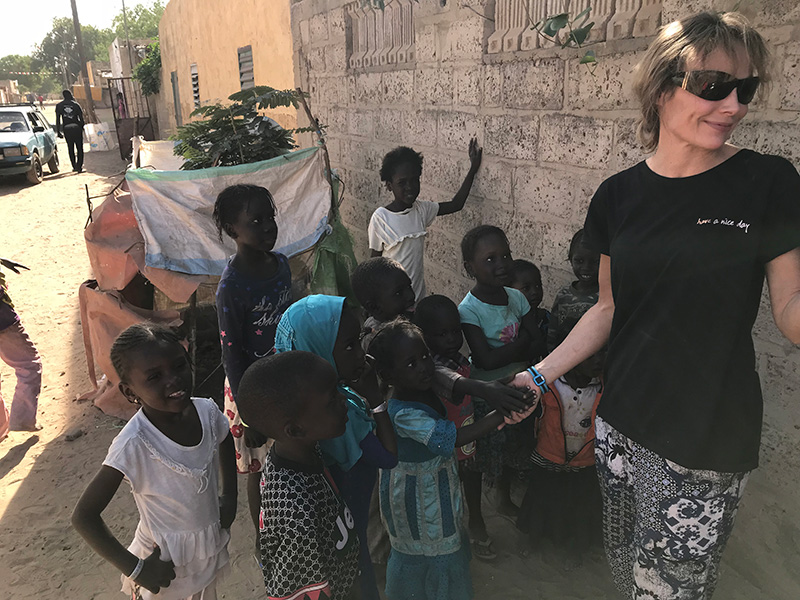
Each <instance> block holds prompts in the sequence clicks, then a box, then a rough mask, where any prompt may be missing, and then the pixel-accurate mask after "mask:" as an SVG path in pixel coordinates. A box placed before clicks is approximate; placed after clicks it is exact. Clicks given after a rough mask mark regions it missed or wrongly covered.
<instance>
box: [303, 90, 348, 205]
mask: <svg viewBox="0 0 800 600" xmlns="http://www.w3.org/2000/svg"><path fill="white" fill-rule="evenodd" d="M296 91H297V95H298V96H300V104H302V105H303V109H304V110H305V113H306V116H307V117H308V120H309V123H310V125H311V126H312V127H314V128H315V129H316V134H317V137H318V138H319V145H320V147H321V148H322V153H323V154H322V156H323V159H324V160H325V178H326V179H327V180H328V185H329V186H330V187H331V214H334V215H335V214H336V213H337V212H338V211H339V199H338V198H336V195H335V193H334V189H333V173H332V172H331V159H330V156H329V155H328V146H327V145H326V144H325V135H324V134H323V133H322V128H321V127H320V126H319V121H318V120H317V118H316V117H315V116H314V115H313V114H311V109H310V108H309V107H308V103H307V102H306V97H305V94H304V93H303V90H302V89H300V88H296Z"/></svg>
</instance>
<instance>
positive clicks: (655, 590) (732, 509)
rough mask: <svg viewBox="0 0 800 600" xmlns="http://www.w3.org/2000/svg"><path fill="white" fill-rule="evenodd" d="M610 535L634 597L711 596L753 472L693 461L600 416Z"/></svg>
mask: <svg viewBox="0 0 800 600" xmlns="http://www.w3.org/2000/svg"><path fill="white" fill-rule="evenodd" d="M595 429H596V439H595V458H596V462H597V473H598V477H599V478H600V487H601V490H602V494H603V538H604V543H605V548H606V555H607V557H608V562H609V565H610V566H611V572H612V575H613V577H614V582H615V583H616V585H617V588H619V590H620V592H621V593H622V595H623V597H624V598H626V599H632V600H709V599H710V598H711V595H712V594H713V592H714V587H715V585H716V582H717V574H718V570H719V562H720V558H721V557H722V551H723V549H724V548H725V544H726V543H727V541H728V537H730V533H731V530H732V528H733V520H734V517H735V515H736V509H737V507H738V505H739V500H740V499H741V497H742V492H743V491H744V487H745V483H746V482H747V477H748V475H749V473H719V472H716V471H704V470H693V469H686V468H684V467H682V466H680V465H678V464H676V463H674V462H672V461H669V460H667V459H665V458H663V457H661V456H659V455H658V454H656V453H655V452H651V451H650V450H647V449H646V448H643V447H642V446H640V445H639V444H637V443H636V442H634V441H633V440H631V439H629V438H627V437H625V436H624V435H622V434H621V433H620V432H618V431H617V430H615V429H614V428H613V427H611V426H610V425H608V423H606V422H605V421H603V419H601V418H600V417H597V420H596V423H595Z"/></svg>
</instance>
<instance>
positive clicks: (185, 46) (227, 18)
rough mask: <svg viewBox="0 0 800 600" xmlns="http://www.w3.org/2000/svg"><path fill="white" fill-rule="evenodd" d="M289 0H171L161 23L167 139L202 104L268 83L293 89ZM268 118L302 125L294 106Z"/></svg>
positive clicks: (162, 115)
mask: <svg viewBox="0 0 800 600" xmlns="http://www.w3.org/2000/svg"><path fill="white" fill-rule="evenodd" d="M289 5H290V2H289V0H270V1H269V2H253V1H252V0H171V1H170V3H169V4H168V5H167V8H166V10H165V11H164V14H163V16H162V17H161V23H160V24H159V27H158V34H159V36H158V37H159V41H160V45H161V93H160V94H159V97H158V98H157V99H156V101H155V104H156V106H157V107H158V121H159V124H160V129H161V134H162V137H166V136H167V135H169V134H171V133H174V132H175V128H176V127H177V126H178V125H181V124H183V123H186V122H188V121H190V120H191V117H190V114H191V112H192V111H193V110H194V109H195V108H196V107H198V106H201V105H203V104H210V103H214V102H224V101H226V99H227V98H228V96H230V95H231V94H233V93H234V92H238V91H239V90H242V89H246V88H248V87H253V86H255V85H268V86H270V87H273V88H276V89H291V88H294V68H293V62H292V55H293V46H292V34H291V26H290V18H289ZM268 114H269V116H270V117H272V118H273V119H275V121H277V122H278V123H279V124H280V125H281V126H283V127H286V128H291V127H296V126H297V112H296V111H295V110H294V109H291V108H290V109H286V108H281V109H276V110H273V111H269V113H268Z"/></svg>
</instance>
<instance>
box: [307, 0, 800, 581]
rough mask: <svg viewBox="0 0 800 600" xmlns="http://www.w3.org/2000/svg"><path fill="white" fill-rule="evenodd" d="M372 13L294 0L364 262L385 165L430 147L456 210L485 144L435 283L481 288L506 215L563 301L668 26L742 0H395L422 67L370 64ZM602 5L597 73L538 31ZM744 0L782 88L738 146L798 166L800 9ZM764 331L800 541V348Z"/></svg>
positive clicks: (514, 238) (441, 246)
mask: <svg viewBox="0 0 800 600" xmlns="http://www.w3.org/2000/svg"><path fill="white" fill-rule="evenodd" d="M570 2H571V3H572V4H574V7H572V8H569V4H570ZM366 4H368V3H365V2H363V1H362V0H356V1H355V2H352V1H351V2H342V1H340V0H293V3H292V30H293V39H294V44H295V76H296V80H297V83H298V85H300V86H301V87H303V89H306V90H309V91H310V92H311V100H312V105H313V109H314V111H315V112H316V113H317V115H318V116H319V118H320V120H321V122H322V123H324V124H325V125H327V126H328V129H327V132H328V143H329V147H330V151H331V159H332V164H333V166H334V168H336V169H338V170H339V172H340V174H341V176H342V178H343V179H344V181H345V183H346V192H345V195H346V200H345V202H344V204H343V206H342V214H343V219H344V221H345V223H346V225H348V227H349V229H350V231H351V232H352V233H353V236H354V238H355V242H356V249H357V256H358V258H359V259H363V258H364V257H366V256H367V255H368V251H367V236H366V228H367V223H368V221H369V217H370V215H371V214H372V212H373V210H374V209H375V208H376V207H378V206H380V205H384V204H387V203H388V202H389V201H390V196H389V193H388V192H387V191H386V190H385V189H384V188H383V187H382V185H381V182H380V178H379V175H378V170H379V167H380V162H381V158H382V156H383V155H384V154H385V153H386V152H387V151H388V150H390V149H392V148H393V147H395V146H398V145H401V144H403V145H408V146H411V147H413V148H414V149H416V150H418V151H421V152H422V153H423V154H424V156H425V163H424V172H423V179H422V183H423V185H422V192H421V194H420V198H423V199H426V200H433V201H447V200H449V199H450V198H451V197H452V195H453V194H454V193H455V191H456V190H457V189H458V187H459V185H460V183H461V180H462V178H463V177H464V175H465V174H466V172H467V168H468V165H469V162H468V158H467V145H468V142H469V139H470V137H472V136H476V137H477V138H478V141H479V142H480V144H481V145H482V146H483V148H484V159H483V166H482V167H481V170H480V172H479V174H478V176H477V178H476V181H475V185H474V187H473V190H472V194H471V196H470V198H469V200H468V202H467V205H466V207H465V209H464V210H463V211H462V212H461V213H458V214H456V215H453V216H448V217H446V218H441V219H437V220H436V221H435V222H434V225H433V226H432V227H431V229H430V230H429V236H428V240H427V251H426V259H425V260H426V280H427V285H428V290H429V291H430V292H432V293H444V294H447V295H449V296H450V297H452V298H454V299H457V300H458V299H460V298H461V297H463V294H464V293H465V292H466V290H468V289H469V287H470V280H469V279H468V278H467V276H466V273H465V272H464V270H463V268H462V266H461V259H460V253H459V242H460V240H461V237H462V235H463V234H464V233H465V232H466V231H467V230H468V229H469V228H471V227H473V226H475V225H477V224H480V223H490V224H494V225H498V226H500V227H502V228H503V229H505V230H506V232H507V233H508V236H509V239H510V242H511V248H512V251H513V253H514V256H515V257H520V258H528V259H531V260H533V261H534V262H535V263H537V264H539V265H540V266H541V267H542V273H543V278H544V285H545V302H544V303H545V304H547V303H548V302H550V301H551V300H552V295H553V294H554V293H555V291H556V290H557V289H558V288H559V287H560V286H562V285H564V284H565V283H567V282H568V281H569V280H570V278H571V273H570V272H569V264H568V262H567V258H566V255H567V244H568V241H569V239H570V237H571V235H572V234H573V233H574V231H575V230H577V229H578V228H579V227H580V226H581V225H582V223H583V220H584V217H585V214H586V209H587V206H588V204H589V200H590V199H591V196H592V194H593V192H594V190H595V189H596V188H597V186H598V184H599V183H600V182H601V181H602V180H603V179H605V178H606V177H608V176H609V175H611V174H613V173H615V172H617V171H620V170H622V169H624V168H627V167H629V166H632V165H633V164H635V163H636V162H638V161H640V160H641V159H642V158H643V157H644V153H643V150H642V149H641V147H640V146H639V144H638V142H637V141H636V136H635V125H636V118H637V114H638V111H637V105H636V102H635V101H634V99H633V98H632V95H631V92H630V88H631V86H630V83H631V77H632V71H633V68H634V66H635V64H636V63H637V61H638V59H639V58H640V57H641V55H642V53H643V52H644V50H645V49H646V48H647V45H648V43H649V42H650V41H651V40H652V36H653V34H654V33H655V32H656V30H657V28H658V26H660V24H661V23H666V22H669V21H671V20H673V19H675V18H679V17H682V16H685V15H687V14H691V13H693V12H696V11H698V10H702V9H713V10H724V9H730V8H732V6H733V4H734V2H733V1H730V2H724V1H714V0H663V2H662V1H661V0H597V1H594V2H592V1H589V2H587V1H586V0H569V1H565V0H557V1H554V0H419V1H418V2H415V1H411V2H409V1H408V0H391V1H390V0H387V2H386V4H387V10H390V9H389V7H390V6H391V11H398V10H403V11H406V10H409V9H410V12H409V13H404V14H405V15H406V18H408V17H410V18H408V21H409V22H410V26H411V27H412V29H413V44H412V45H413V57H412V58H410V59H406V60H405V62H398V61H395V62H393V63H389V62H388V61H383V62H382V61H381V60H380V58H378V60H377V61H376V60H372V61H369V62H370V64H368V65H367V64H365V61H363V60H362V61H361V63H360V66H355V63H352V64H351V62H350V60H349V59H350V58H351V54H352V53H353V52H354V49H355V50H357V51H358V52H359V53H360V54H361V55H362V56H365V55H367V54H369V53H370V52H371V53H372V55H373V57H380V56H381V52H383V54H388V53H389V52H391V48H389V49H387V48H386V46H387V45H388V44H390V43H391V44H394V41H392V40H388V38H387V36H386V35H384V36H383V37H380V36H377V35H376V34H375V31H376V30H377V29H379V28H380V27H381V26H383V28H384V31H386V28H387V27H389V28H390V29H391V26H392V23H394V22H395V21H393V19H394V17H390V16H389V15H386V14H385V15H376V9H373V8H371V7H369V6H367V7H366V8H365V5H366ZM589 4H591V5H592V6H593V9H594V14H593V15H592V17H591V19H592V20H594V21H596V23H597V26H596V28H595V30H594V31H593V32H592V36H591V38H590V40H591V41H593V42H595V44H594V45H592V46H591V48H592V50H594V51H595V52H596V55H597V66H596V68H595V69H594V70H591V69H590V68H589V67H587V66H586V65H581V64H579V63H580V58H581V56H582V55H583V50H580V49H574V48H560V47H558V46H555V45H554V44H552V43H550V42H548V41H547V40H544V39H543V38H541V37H540V36H539V35H538V34H536V32H534V31H531V30H530V28H529V27H527V25H526V23H527V21H526V19H527V17H528V15H531V18H533V19H534V20H536V19H539V18H541V17H542V16H544V15H546V14H557V13H558V12H561V11H562V10H563V8H564V7H565V6H567V7H568V8H569V10H571V12H572V14H575V13H576V12H579V11H580V10H581V9H582V8H583V7H585V6H587V5H589ZM740 4H741V6H742V9H743V10H745V13H746V14H747V16H748V17H750V18H751V20H752V21H753V22H754V24H755V25H756V26H757V27H758V29H759V31H760V32H761V33H762V34H763V35H765V37H766V38H767V39H768V41H769V42H770V43H771V45H772V48H773V50H774V72H775V81H774V84H773V85H772V87H771V89H770V92H769V95H768V96H767V97H766V98H764V99H761V100H759V101H757V102H756V103H754V104H753V105H751V111H750V114H749V115H748V117H747V118H746V119H745V121H744V122H743V124H742V125H741V126H740V128H739V130H738V131H737V133H736V135H735V138H734V142H736V143H738V144H740V145H743V146H746V147H750V148H753V149H755V150H759V151H762V152H768V153H773V154H779V155H782V156H784V157H786V158H788V159H789V160H791V161H793V162H794V163H795V165H797V166H800V118H799V117H800V68H798V67H800V42H798V41H797V40H800V8H798V6H797V3H796V2H794V1H782V0H752V1H751V2H744V3H740ZM377 12H380V9H377ZM362 13H363V14H362ZM354 14H358V15H359V17H358V18H357V19H356V20H354V17H353V15H354ZM370 15H371V16H370ZM370 18H371V19H372V24H371V26H370V27H369V28H367V29H366V30H365V29H364V23H367V22H369V19H370ZM495 24H497V30H496V28H495ZM408 26H409V25H408V23H406V27H408ZM364 31H367V32H369V33H370V35H371V36H372V38H369V36H366V35H364V34H363V32H364ZM358 32H362V34H361V35H360V37H357V39H353V37H354V34H356V35H357V34H358ZM370 45H372V46H370ZM799 201H800V200H799ZM765 306H766V304H765ZM755 338H756V347H757V350H758V368H759V372H760V373H761V375H762V379H763V381H764V384H765V398H767V401H766V405H767V411H766V421H765V433H764V448H763V452H762V462H763V463H766V464H767V465H770V464H771V463H773V462H774V463H775V466H774V469H771V468H770V467H769V466H767V468H766V469H762V472H767V473H768V475H767V476H768V477H770V478H773V480H771V482H770V484H769V487H770V492H769V493H770V494H773V493H777V492H776V490H781V491H782V492H786V497H787V498H791V499H790V500H787V501H788V502H790V503H791V504H792V506H793V509H792V510H793V511H794V512H793V514H794V515H796V516H797V517H798V518H797V519H795V522H794V523H793V524H792V525H791V528H792V530H793V531H794V532H795V534H796V535H797V539H800V528H798V525H797V523H800V500H798V499H797V498H800V494H797V492H798V491H800V484H798V483H797V481H796V480H795V479H796V478H794V477H793V476H788V475H787V474H788V473H797V472H798V471H799V470H800V433H799V432H798V429H800V410H798V406H797V401H798V400H799V399H800V352H798V351H797V350H796V349H795V348H794V347H793V346H792V345H791V344H790V343H788V342H787V341H786V340H784V339H783V338H782V337H781V336H780V334H779V333H778V332H777V330H776V329H775V327H774V325H773V324H772V322H771V317H770V316H769V313H768V310H766V309H764V310H762V311H761V314H760V316H759V319H758V322H757V325H756V328H755ZM778 463H779V464H778ZM778 467H780V473H782V474H779V468H778ZM784 469H785V471H784ZM757 535H759V536H763V534H760V533H759V534H757ZM796 570H797V572H798V573H800V564H798V565H797V569H796ZM767 571H769V569H767ZM798 577H800V575H799V576H798ZM799 581H800V579H799Z"/></svg>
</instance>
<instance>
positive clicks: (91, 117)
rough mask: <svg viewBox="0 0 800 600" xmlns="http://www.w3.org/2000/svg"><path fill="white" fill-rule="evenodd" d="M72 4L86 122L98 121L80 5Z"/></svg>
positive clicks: (73, 2) (73, 0) (71, 0)
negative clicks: (79, 16) (80, 18)
mask: <svg viewBox="0 0 800 600" xmlns="http://www.w3.org/2000/svg"><path fill="white" fill-rule="evenodd" d="M69 1H70V4H72V26H73V27H74V28H75V41H76V42H77V44H78V57H79V58H80V61H81V75H83V93H84V94H85V95H86V115H84V121H85V122H86V123H97V115H95V114H94V100H93V99H92V88H91V86H90V85H89V70H88V69H87V68H86V55H85V54H84V52H83V38H82V37H81V22H80V21H79V20H78V6H77V5H76V4H75V0H69Z"/></svg>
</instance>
